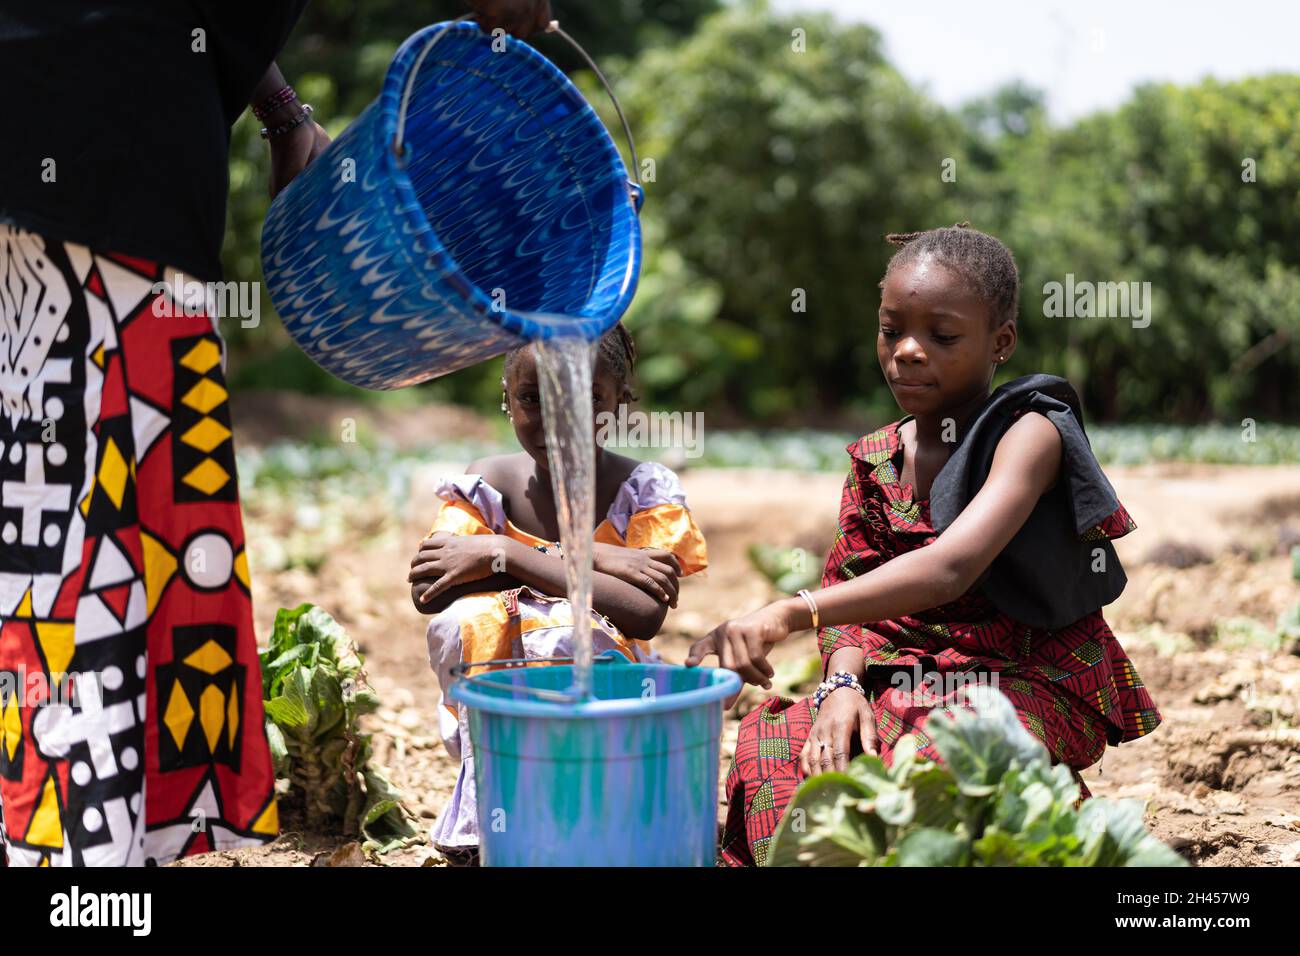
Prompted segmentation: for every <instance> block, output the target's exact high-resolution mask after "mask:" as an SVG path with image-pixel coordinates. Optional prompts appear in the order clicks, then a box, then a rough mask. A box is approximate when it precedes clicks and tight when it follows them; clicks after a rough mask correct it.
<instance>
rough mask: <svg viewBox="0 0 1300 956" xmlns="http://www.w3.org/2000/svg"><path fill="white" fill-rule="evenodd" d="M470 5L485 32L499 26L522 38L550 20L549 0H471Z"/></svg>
mask: <svg viewBox="0 0 1300 956" xmlns="http://www.w3.org/2000/svg"><path fill="white" fill-rule="evenodd" d="M472 6H473V7H474V16H475V19H476V20H478V24H479V26H481V27H482V28H483V31H484V32H485V33H491V32H492V31H493V30H495V29H498V28H500V29H502V30H505V31H506V33H509V34H510V35H511V36H515V37H518V38H519V39H521V40H523V39H525V38H527V37H530V36H532V35H533V34H534V33H541V32H542V31H543V30H545V29H546V27H547V25H548V24H549V23H550V22H551V4H550V0H472Z"/></svg>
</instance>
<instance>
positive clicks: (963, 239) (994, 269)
mask: <svg viewBox="0 0 1300 956" xmlns="http://www.w3.org/2000/svg"><path fill="white" fill-rule="evenodd" d="M885 241H886V242H890V243H893V244H894V245H896V246H900V247H901V248H900V249H899V250H898V251H897V252H895V253H894V255H893V257H892V258H891V259H890V260H889V265H888V266H887V267H886V268H885V278H886V279H887V278H889V274H890V273H891V272H893V270H894V267H895V266H900V265H906V264H907V263H909V262H916V261H918V260H920V259H923V258H925V257H926V256H933V257H934V259H935V261H937V262H939V263H940V264H941V265H944V266H947V267H948V268H949V269H951V270H952V271H953V272H955V273H957V275H959V276H961V278H962V279H963V280H964V281H965V282H966V284H967V285H968V286H969V287H970V289H971V291H972V292H974V293H975V294H976V295H978V296H979V297H980V298H981V299H983V300H984V301H985V302H986V303H988V306H989V312H990V313H991V315H990V324H991V326H992V328H995V329H996V328H997V327H998V326H1000V325H1002V324H1003V323H1004V322H1009V321H1014V320H1015V318H1016V314H1017V313H1018V312H1019V309H1020V272H1019V270H1018V269H1017V268H1016V259H1015V256H1013V255H1012V254H1011V250H1010V249H1008V248H1007V247H1006V246H1005V245H1003V244H1002V242H1001V241H999V240H998V239H995V238H994V237H993V236H990V235H989V234H988V233H985V232H980V231H979V230H978V229H974V228H972V227H971V224H970V223H969V222H959V223H957V224H955V225H952V226H943V227H940V228H938V229H925V230H923V231H921V232H891V233H890V234H889V235H887V236H885ZM880 284H881V286H883V285H884V284H885V283H884V279H882V280H881V282H880Z"/></svg>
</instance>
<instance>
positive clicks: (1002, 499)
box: [687, 413, 1061, 683]
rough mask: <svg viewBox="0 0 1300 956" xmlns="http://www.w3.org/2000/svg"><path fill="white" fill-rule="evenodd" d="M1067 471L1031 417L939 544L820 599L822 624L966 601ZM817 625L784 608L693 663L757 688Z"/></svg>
mask: <svg viewBox="0 0 1300 956" xmlns="http://www.w3.org/2000/svg"><path fill="white" fill-rule="evenodd" d="M1060 467H1061V436H1060V433H1059V432H1057V430H1056V426H1055V425H1053V424H1052V422H1051V421H1050V420H1049V419H1048V418H1046V417H1045V416H1043V415H1039V414H1036V413H1035V414H1028V415H1025V416H1023V417H1022V418H1020V419H1019V420H1018V421H1017V422H1016V423H1015V424H1013V425H1012V426H1011V427H1010V428H1009V429H1008V430H1007V433H1006V434H1005V435H1003V436H1002V440H1001V441H1000V442H999V443H998V447H997V450H996V452H994V455H993V464H992V467H991V468H990V470H989V476H988V479H987V480H986V481H985V483H984V487H983V488H981V489H980V491H979V493H978V494H976V495H975V497H974V498H973V499H972V500H971V501H970V503H969V504H968V505H967V506H966V508H965V509H964V510H963V511H962V513H961V514H960V515H958V516H957V519H956V520H955V521H954V522H953V523H952V525H951V526H950V527H949V528H948V529H947V530H946V531H944V533H943V534H941V535H939V537H938V538H936V539H935V541H934V542H933V543H931V544H929V545H926V546H925V547H923V548H917V549H916V550H914V551H909V552H907V553H906V554H901V555H899V556H898V557H896V558H894V559H893V560H891V561H888V562H886V563H885V564H882V565H880V567H878V568H874V569H873V570H872V571H870V572H869V573H867V574H864V575H863V576H862V577H860V578H854V579H853V580H851V581H843V582H841V583H839V584H835V585H832V586H831V587H828V588H823V589H822V590H819V591H815V592H813V599H814V601H816V603H817V608H818V611H819V613H820V622H819V623H821V624H822V625H835V624H858V623H862V622H864V621H883V620H889V619H892V618H898V617H903V616H905V615H909V614H915V613H916V612H918V611H924V610H928V609H929V608H933V607H938V606H939V605H941V604H945V603H947V602H949V601H952V600H955V599H956V598H958V597H960V596H961V595H962V594H964V593H965V592H966V591H967V590H968V589H969V588H970V586H971V585H972V584H974V583H975V581H976V580H977V579H978V578H979V576H980V575H981V574H982V573H983V572H984V570H985V569H986V568H987V567H988V566H989V565H990V564H992V563H993V560H994V559H995V558H996V557H997V556H998V555H999V554H1000V553H1001V552H1002V549H1003V548H1004V547H1006V545H1007V543H1008V542H1009V541H1010V540H1011V539H1012V538H1013V537H1015V535H1016V532H1018V531H1019V530H1020V528H1021V527H1022V526H1023V525H1024V523H1025V520H1026V519H1027V518H1028V517H1029V514H1030V512H1032V511H1033V509H1034V506H1035V505H1037V503H1038V499H1039V498H1040V497H1041V496H1042V494H1043V492H1045V491H1046V490H1047V489H1048V488H1050V487H1051V486H1052V485H1053V483H1054V482H1055V481H1056V477H1057V475H1058V474H1059V472H1060ZM811 626H812V613H811V610H810V609H809V607H808V605H807V604H806V603H805V602H804V601H803V599H802V598H798V597H795V598H787V599H784V600H781V601H777V602H775V603H773V604H770V605H768V606H767V607H765V608H761V609H760V610H758V611H755V612H754V613H753V614H750V615H747V616H746V617H743V618H739V619H737V620H736V621H727V622H725V623H723V624H721V625H719V626H718V627H717V628H715V629H714V630H713V631H711V632H710V633H709V634H708V635H706V636H705V637H704V638H703V639H701V640H700V641H697V642H696V644H695V645H694V646H692V648H691V652H690V655H689V656H688V658H687V664H692V665H693V664H698V663H699V662H700V661H701V660H703V658H704V657H705V656H706V655H708V654H712V653H717V654H718V655H719V657H720V658H721V659H722V661H723V666H726V667H732V668H733V669H734V670H736V671H737V673H739V674H741V676H742V677H744V678H745V679H746V680H748V681H750V682H751V683H765V682H766V677H770V676H771V668H770V666H769V665H767V662H766V656H767V650H768V649H769V648H770V647H771V645H772V644H775V643H777V642H779V641H781V640H784V639H785V638H786V637H787V636H788V635H789V634H790V633H791V632H792V631H796V630H803V629H805V628H809V627H811ZM729 661H730V663H729ZM733 664H734V666H733ZM765 671H766V673H765Z"/></svg>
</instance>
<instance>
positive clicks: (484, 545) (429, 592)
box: [406, 534, 510, 604]
mask: <svg viewBox="0 0 1300 956" xmlns="http://www.w3.org/2000/svg"><path fill="white" fill-rule="evenodd" d="M509 540H510V539H508V538H505V537H504V536H503V535H497V534H466V535H451V534H437V535H434V536H433V537H431V538H425V539H424V540H423V541H421V542H420V550H419V551H418V552H417V553H416V555H415V557H414V558H412V559H411V573H410V574H408V575H407V576H406V580H408V581H410V582H411V583H412V584H414V583H416V582H417V581H430V580H431V581H433V583H432V584H431V585H430V586H429V587H427V588H425V589H424V593H423V594H421V595H420V597H419V601H420V603H421V604H428V603H429V602H430V601H432V600H433V599H434V598H435V597H437V596H438V595H439V594H441V593H442V592H443V591H446V590H447V589H448V588H450V587H451V586H453V585H456V584H465V583H467V582H469V581H477V580H479V579H480V578H486V577H489V576H490V575H492V574H493V573H494V572H496V571H498V570H504V569H505V568H504V562H505V555H506V546H507V543H508V541H509Z"/></svg>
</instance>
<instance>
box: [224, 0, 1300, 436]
mask: <svg viewBox="0 0 1300 956" xmlns="http://www.w3.org/2000/svg"><path fill="white" fill-rule="evenodd" d="M552 5H553V8H554V10H555V13H556V15H557V16H558V17H559V18H560V19H561V21H562V22H563V24H564V26H565V28H566V30H568V32H570V33H571V34H572V35H574V36H575V37H576V38H577V39H578V40H579V41H580V42H582V43H583V45H584V46H586V47H587V49H588V50H589V51H590V52H591V53H592V55H593V56H594V57H596V59H597V61H598V62H600V63H601V65H602V68H603V69H605V70H606V73H607V75H609V76H610V78H611V81H612V82H613V83H614V85H615V88H616V89H617V90H618V91H619V94H620V98H621V99H622V100H623V103H624V106H625V108H626V109H627V110H628V113H629V120H630V121H631V123H632V128H633V130H634V132H635V133H636V135H637V138H638V147H639V150H640V153H641V156H642V159H643V160H646V159H649V160H653V165H654V180H653V181H652V182H648V183H647V184H646V193H647V196H646V203H645V207H644V211H643V214H642V220H643V227H644V231H645V264H644V269H643V272H642V276H641V284H640V288H639V291H638V295H637V298H636V301H635V302H634V303H633V306H632V309H631V311H630V312H629V313H628V315H627V317H626V320H627V322H628V325H629V328H630V329H631V330H632V332H633V334H634V336H635V337H636V340H637V344H638V349H639V351H640V353H641V356H642V358H641V361H640V362H639V365H638V377H639V384H640V391H641V396H642V399H643V403H644V404H645V405H646V406H648V407H664V408H675V409H688V410H703V411H706V412H708V413H709V415H710V416H711V421H712V422H713V423H714V424H715V425H716V426H722V425H726V424H734V425H739V424H748V425H759V426H780V427H794V426H809V427H817V428H840V427H844V426H845V425H846V423H849V422H853V423H857V424H861V423H862V422H863V421H866V422H872V423H874V422H882V421H888V420H891V419H892V418H895V417H897V412H896V408H895V406H894V403H893V401H892V398H891V396H890V394H889V391H888V388H887V387H886V385H885V383H884V380H883V378H882V376H881V374H880V370H879V366H878V364H877V361H876V357H875V336H876V332H875V323H876V309H877V306H878V303H879V298H878V296H879V292H878V289H877V283H878V281H879V279H880V276H881V275H882V274H883V272H884V268H885V264H886V262H887V260H888V257H889V255H890V253H891V252H892V251H893V247H892V246H889V245H887V244H886V243H885V242H884V241H883V236H884V234H885V233H887V232H892V231H909V230H913V229H920V228H928V227H932V226H938V225H949V224H951V223H953V222H956V221H959V220H963V219H969V220H970V221H971V222H972V224H973V225H975V226H977V227H979V228H981V229H983V230H985V231H987V232H991V233H993V234H994V235H997V236H998V237H999V238H1001V239H1002V240H1003V241H1004V242H1006V243H1007V245H1008V246H1010V247H1011V249H1012V250H1013V252H1014V253H1015V255H1016V257H1017V260H1018V262H1019V265H1020V269H1021V276H1022V282H1023V286H1022V295H1021V312H1020V318H1019V330H1020V344H1019V347H1018V350H1017V352H1016V355H1015V357H1014V359H1013V360H1012V362H1011V363H1009V367H1007V368H1006V369H1005V370H1003V371H1001V372H1000V373H999V378H998V379H997V380H995V385H996V384H997V383H998V382H1000V381H1001V380H1003V379H1005V378H1013V377H1017V376H1020V375H1024V374H1027V373H1029V372H1033V371H1045V372H1051V373H1055V374H1060V375H1066V376H1068V377H1069V378H1070V379H1071V381H1073V382H1074V383H1075V384H1076V386H1078V387H1079V388H1080V390H1081V392H1082V394H1083V397H1084V402H1085V406H1086V408H1087V410H1088V412H1089V413H1090V415H1091V417H1092V419H1093V420H1103V421H1124V422H1152V423H1198V422H1209V421H1222V422H1235V421H1239V420H1240V419H1241V418H1243V417H1253V418H1257V419H1260V420H1263V421H1269V420H1272V421H1287V422H1297V421H1300V401H1297V400H1296V391H1297V383H1300V163H1297V158H1298V157H1300V124H1297V123H1296V121H1295V117H1296V116H1298V115H1300V75H1296V74H1274V75H1269V76H1262V77H1257V78H1251V79H1247V80H1243V81H1240V82H1234V83H1221V82H1218V81H1214V80H1205V81H1203V82H1201V83H1198V84H1196V85H1193V86H1183V87H1180V86H1174V85H1167V84H1159V85H1148V86H1143V87H1140V88H1138V89H1137V90H1135V91H1134V93H1133V95H1132V96H1131V98H1130V99H1129V100H1128V101H1127V102H1126V103H1124V104H1123V105H1122V106H1120V107H1119V108H1118V109H1115V110H1112V111H1106V112H1101V113H1097V114H1094V115H1092V116H1089V117H1087V118H1085V119H1082V120H1080V121H1078V122H1076V123H1073V124H1071V125H1068V126H1056V125H1053V124H1051V123H1049V122H1048V120H1047V118H1046V111H1045V109H1044V102H1043V95H1042V94H1041V93H1040V92H1039V91H1037V90H1034V89H1030V88H1027V87H1024V86H1022V85H1018V84H1014V85H1011V86H1008V87H1006V88H1004V89H1000V90H995V91H992V92H987V91H986V92H985V93H984V94H983V95H979V96H975V97H973V99H972V100H971V101H970V102H969V103H968V104H966V105H965V106H964V107H962V108H961V109H959V110H947V109H944V108H942V107H941V106H939V105H938V104H936V103H935V102H933V101H932V100H930V99H929V98H928V97H927V96H926V95H924V94H923V93H922V92H920V91H918V90H917V89H914V88H913V87H912V86H910V85H909V83H908V82H907V81H906V80H905V79H904V78H903V77H902V76H901V75H900V74H899V73H898V71H897V70H896V69H894V67H892V66H891V65H890V63H889V62H888V61H887V60H886V59H885V57H884V55H883V53H882V40H881V36H880V35H879V34H878V33H877V32H876V31H875V30H873V29H871V28H870V27H869V26H866V25H861V24H846V23H843V22H839V21H836V20H834V19H832V18H831V17H829V16H826V15H809V14H804V13H801V14H798V15H785V16H783V15H778V14H776V13H774V12H772V11H771V10H770V8H769V7H768V6H767V5H766V4H764V3H761V2H756V0H736V2H732V3H726V2H722V0H655V2H650V0H552ZM464 11H465V7H464V5H462V4H461V3H459V2H457V0H435V2H424V3H411V2H398V0H364V2H360V3H355V2H351V0H313V2H312V3H311V4H310V5H309V6H308V10H307V13H306V15H305V16H304V18H303V20H302V21H301V22H300V24H299V26H298V28H297V30H296V31H295V33H294V35H293V36H292V37H291V38H290V41H289V45H288V48H287V49H286V50H285V52H284V54H283V55H282V57H281V58H280V65H281V67H282V68H283V70H284V72H285V75H286V76H287V77H288V78H289V80H290V82H291V83H293V84H294V86H295V87H296V88H297V89H298V90H299V93H300V95H301V96H302V98H303V99H304V100H306V101H308V102H311V103H312V104H313V106H315V108H316V116H317V118H318V119H319V120H321V121H322V122H323V123H324V125H325V126H326V129H327V130H328V131H329V132H330V133H331V134H332V135H337V134H338V133H339V132H341V131H342V129H343V128H344V127H345V126H346V125H347V123H348V122H349V121H350V120H351V119H352V118H354V117H355V116H356V115H357V114H358V113H359V112H360V111H361V110H362V109H363V108H364V107H365V106H366V105H367V104H368V103H369V102H370V101H371V100H372V99H374V97H375V96H376V95H377V93H378V90H379V87H380V84H381V81H382V77H383V74H384V71H385V69H386V68H387V66H388V63H389V61H390V59H391V57H392V55H393V53H394V52H395V51H396V49H397V47H398V45H400V43H401V41H402V40H404V39H405V38H406V37H407V36H408V35H409V34H411V33H413V32H414V31H415V30H417V29H419V28H420V27H422V26H424V25H426V24H428V23H432V22H436V21H438V20H442V19H447V18H450V17H453V16H457V15H459V14H461V13H463V12H464ZM797 31H803V33H802V35H800V34H799V33H798V32H797ZM800 36H802V38H803V42H804V49H803V52H798V51H797V50H796V49H795V47H796V46H797V45H798V40H799V38H800ZM536 42H537V46H538V47H539V49H541V50H542V51H543V52H545V53H546V54H547V55H548V56H549V57H551V58H552V59H553V60H555V61H556V62H557V63H559V64H560V65H561V66H562V67H563V68H565V69H566V70H567V71H569V72H570V74H571V75H572V76H573V78H574V79H575V81H576V82H578V83H579V85H580V86H581V87H582V88H583V89H584V91H585V92H587V93H588V94H589V98H590V99H591V100H592V102H593V104H594V105H595V106H596V108H597V109H598V110H599V111H600V112H601V114H602V115H603V116H605V117H606V119H607V120H610V121H612V120H613V111H612V109H610V108H609V106H608V104H607V103H606V102H605V101H604V98H603V94H600V93H599V92H598V87H597V86H596V84H595V83H594V81H593V80H592V78H591V77H590V76H589V75H588V74H587V73H586V71H584V70H582V69H579V63H578V62H577V61H576V58H575V57H574V56H573V55H572V54H571V53H570V51H568V49H567V48H566V47H564V46H562V45H560V44H558V42H557V41H555V40H554V39H553V38H545V37H544V38H539V39H538V40H537V41H536ZM977 92H979V91H972V93H973V94H975V93H977ZM256 125H257V124H256V122H255V121H254V120H253V119H252V117H251V115H248V114H246V115H245V116H244V118H243V119H241V120H240V122H239V124H238V125H237V126H236V128H235V132H234V141H233V144H232V150H231V165H230V173H231V198H230V212H229V220H228V228H227V236H226V245H225V253H224V258H225V266H226V272H227V278H229V279H238V280H260V279H261V265H260V259H259V251H258V250H259V241H260V232H261V223H262V219H263V216H264V215H265V211H266V207H267V196H266V181H267V165H268V157H267V153H266V150H265V147H264V145H263V144H262V143H261V141H260V140H259V139H258V137H257V132H256ZM611 128H613V127H611ZM621 138H622V137H621V134H620V135H616V136H615V139H616V140H620V139H621ZM1247 160H1249V161H1251V163H1253V167H1254V168H1253V176H1254V181H1253V182H1245V181H1243V163H1244V162H1245V161H1247ZM945 163H947V166H948V167H949V168H951V169H952V170H953V171H954V172H955V177H948V178H949V179H951V180H952V181H945V178H944V177H943V176H942V173H943V171H944V168H945ZM1067 273H1073V274H1074V276H1075V277H1076V280H1091V281H1094V282H1123V281H1138V282H1150V283H1151V288H1152V293H1153V303H1152V308H1153V318H1152V321H1151V324H1150V326H1149V327H1147V328H1134V327H1132V325H1131V323H1130V322H1129V320H1127V319H1117V318H1087V319H1077V318H1076V319H1065V318H1051V317H1047V316H1045V315H1044V314H1043V299H1044V296H1043V293H1042V289H1043V286H1044V284H1045V283H1047V282H1051V281H1057V282H1064V280H1065V276H1066V274H1067ZM799 290H802V293H801V294H802V297H803V300H804V304H805V309H806V311H803V312H796V311H794V305H795V303H796V296H797V295H798V294H799ZM263 316H264V320H263V322H262V323H261V325H260V326H259V327H258V328H255V329H242V328H239V327H238V326H237V324H232V326H231V328H230V329H229V330H228V334H229V344H230V350H231V359H230V364H229V370H230V373H231V379H232V381H233V383H234V384H235V386H236V387H241V386H242V387H274V388H289V389H294V390H298V391H303V392H308V393H335V394H349V395H368V394H371V393H364V392H361V391H360V390H357V389H353V388H351V387H350V386H347V385H344V384H343V383H341V382H339V381H337V380H335V379H333V378H331V377H330V376H329V375H327V374H326V373H325V372H323V371H321V370H319V369H318V368H317V367H316V366H315V365H314V364H312V363H311V361H310V360H309V359H307V358H306V357H305V356H303V355H302V353H300V352H299V351H298V350H297V349H296V348H295V347H294V346H293V345H292V343H291V342H290V340H289V338H288V336H287V335H286V334H285V332H284V330H283V329H282V327H281V326H280V323H279V322H278V321H277V320H276V319H275V318H274V309H273V307H272V306H271V304H270V302H269V300H265V299H264V301H263ZM499 374H500V367H499V363H496V362H491V363H486V364H485V365H483V366H479V367H477V368H472V369H467V370H465V371H462V372H458V373H456V374H454V375H450V376H447V377H446V378H443V379H439V380H436V381H434V382H431V383H429V384H427V385H425V386H421V387H420V388H419V389H418V390H417V394H420V393H422V394H425V395H428V396H430V397H435V396H436V397H437V398H440V399H442V400H451V401H457V402H463V403H467V404H472V405H475V406H477V407H478V408H480V409H481V410H482V411H484V412H485V413H487V412H491V411H492V410H493V409H494V408H495V406H496V404H497V403H498V402H499V401H500V398H499V387H498V385H497V380H498V377H499Z"/></svg>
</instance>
